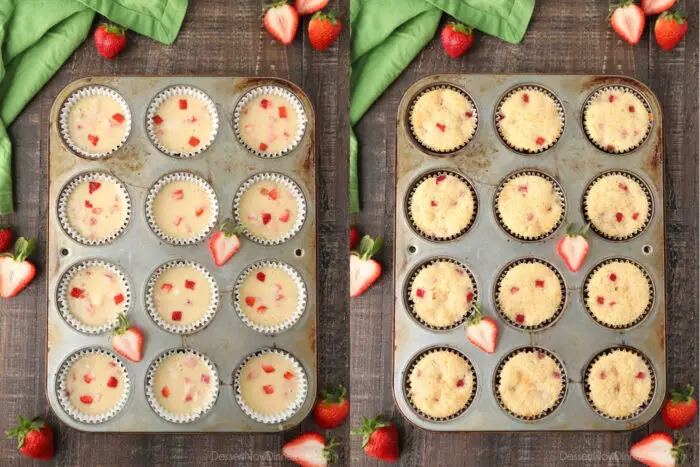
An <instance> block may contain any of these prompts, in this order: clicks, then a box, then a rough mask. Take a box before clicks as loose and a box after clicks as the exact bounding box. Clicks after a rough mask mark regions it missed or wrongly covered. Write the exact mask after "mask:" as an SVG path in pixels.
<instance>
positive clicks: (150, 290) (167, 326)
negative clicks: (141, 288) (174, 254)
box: [146, 259, 219, 335]
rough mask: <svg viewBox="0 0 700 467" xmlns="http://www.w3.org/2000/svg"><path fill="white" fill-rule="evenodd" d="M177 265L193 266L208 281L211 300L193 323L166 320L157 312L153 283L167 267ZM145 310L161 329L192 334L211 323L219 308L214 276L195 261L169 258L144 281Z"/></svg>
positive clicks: (217, 290) (175, 266)
mask: <svg viewBox="0 0 700 467" xmlns="http://www.w3.org/2000/svg"><path fill="white" fill-rule="evenodd" d="M178 267H192V268H195V269H196V270H197V271H199V272H201V273H202V274H203V275H204V277H206V279H207V282H208V283H209V290H210V294H211V300H210V301H209V307H208V308H207V312H206V313H205V314H204V315H203V316H202V317H201V318H199V319H198V320H197V321H195V322H194V323H190V324H186V325H176V324H172V323H168V322H166V321H165V320H164V319H163V318H162V317H161V316H160V314H159V313H158V310H157V309H156V304H155V300H154V293H155V285H156V282H157V281H158V279H159V278H160V276H161V274H163V273H164V272H165V271H167V270H168V269H172V268H178ZM146 310H147V311H148V315H149V316H150V317H151V319H152V320H153V321H154V322H155V323H156V324H157V325H158V327H160V328H161V329H163V330H165V331H167V332H170V333H172V334H180V335H183V334H193V333H195V332H197V331H201V330H202V329H204V328H205V327H207V326H208V325H209V323H211V321H212V320H213V319H214V315H216V312H217V311H218V310H219V286H218V284H217V283H216V280H215V279H214V276H213V275H212V274H211V273H210V272H209V271H207V269H206V268H205V267H204V266H202V265H201V264H199V263H197V262H196V261H191V260H181V259H174V260H170V261H168V262H167V263H164V264H162V265H160V266H158V268H157V269H156V270H155V271H153V273H152V274H151V276H150V277H149V279H148V282H147V283H146Z"/></svg>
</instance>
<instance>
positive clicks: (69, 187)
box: [57, 172, 131, 246]
mask: <svg viewBox="0 0 700 467" xmlns="http://www.w3.org/2000/svg"><path fill="white" fill-rule="evenodd" d="M89 181H103V182H107V183H114V184H115V185H116V186H117V189H118V190H119V191H120V192H121V194H122V199H123V201H124V210H125V215H124V221H123V222H122V225H121V227H119V229H117V230H116V231H115V232H113V233H112V234H111V235H109V236H107V237H106V238H103V239H90V238H87V237H85V236H83V235H82V234H81V233H79V232H78V231H77V230H75V229H74V228H73V226H72V225H71V224H70V222H69V220H68V200H69V199H70V195H71V194H72V193H73V190H75V189H76V188H77V187H78V186H79V185H80V184H82V183H84V182H89ZM57 214H58V220H59V223H60V224H61V227H62V228H63V231H64V232H65V233H66V235H68V236H69V237H70V238H72V239H73V240H75V241H76V242H78V243H81V244H83V245H87V246H98V245H107V244H109V243H112V242H113V241H114V240H116V239H117V237H119V236H120V235H121V234H122V233H124V231H125V230H126V228H127V226H128V225H129V221H130V220H131V197H130V196H129V192H128V191H127V189H126V185H124V183H122V181H121V180H119V179H118V178H117V177H115V176H113V175H110V174H107V173H104V172H87V173H83V174H81V175H78V176H76V177H75V178H73V179H72V180H71V181H69V182H68V183H67V184H66V186H64V187H63V188H62V189H61V193H60V195H59V196H58V212H57Z"/></svg>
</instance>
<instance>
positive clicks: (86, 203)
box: [85, 200, 92, 209]
mask: <svg viewBox="0 0 700 467" xmlns="http://www.w3.org/2000/svg"><path fill="white" fill-rule="evenodd" d="M85 207H86V208H88V209H92V203H91V202H90V201H88V200H85Z"/></svg>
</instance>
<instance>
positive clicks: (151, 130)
mask: <svg viewBox="0 0 700 467" xmlns="http://www.w3.org/2000/svg"><path fill="white" fill-rule="evenodd" d="M172 96H187V97H191V98H194V99H198V100H200V101H202V102H203V103H204V105H206V107H207V110H208V111H209V115H210V116H211V135H210V136H209V139H208V140H206V142H204V143H203V144H200V145H199V147H197V148H196V149H195V150H194V151H191V152H186V153H179V152H174V151H171V150H170V149H168V148H166V147H165V146H163V144H161V142H160V139H158V135H157V134H156V126H155V124H154V123H153V117H154V116H155V115H156V113H157V110H158V108H159V107H160V105H161V104H162V103H163V101H165V100H166V99H167V98H168V97H172ZM218 132H219V112H217V110H216V104H215V103H214V101H213V100H212V99H211V97H209V96H208V95H207V94H206V93H204V92H203V91H200V90H199V89H197V88H195V87H192V86H171V87H169V88H166V89H164V90H163V91H161V92H159V93H158V94H157V95H156V96H155V97H154V98H153V100H152V101H151V103H150V104H149V106H148V110H147V112H146V133H148V137H149V138H150V140H151V142H152V143H153V145H154V146H155V147H157V148H158V150H159V151H160V152H162V153H163V154H165V155H168V156H171V157H179V158H183V159H186V158H189V157H193V156H196V155H197V154H200V153H202V152H204V151H205V150H206V149H208V148H209V146H211V145H212V143H213V142H214V140H215V139H216V135H217V133H218Z"/></svg>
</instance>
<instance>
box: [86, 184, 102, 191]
mask: <svg viewBox="0 0 700 467" xmlns="http://www.w3.org/2000/svg"><path fill="white" fill-rule="evenodd" d="M101 186H102V184H101V183H100V182H95V181H91V182H88V193H90V194H93V193H94V192H96V191H97V190H99V189H100V187H101Z"/></svg>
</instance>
